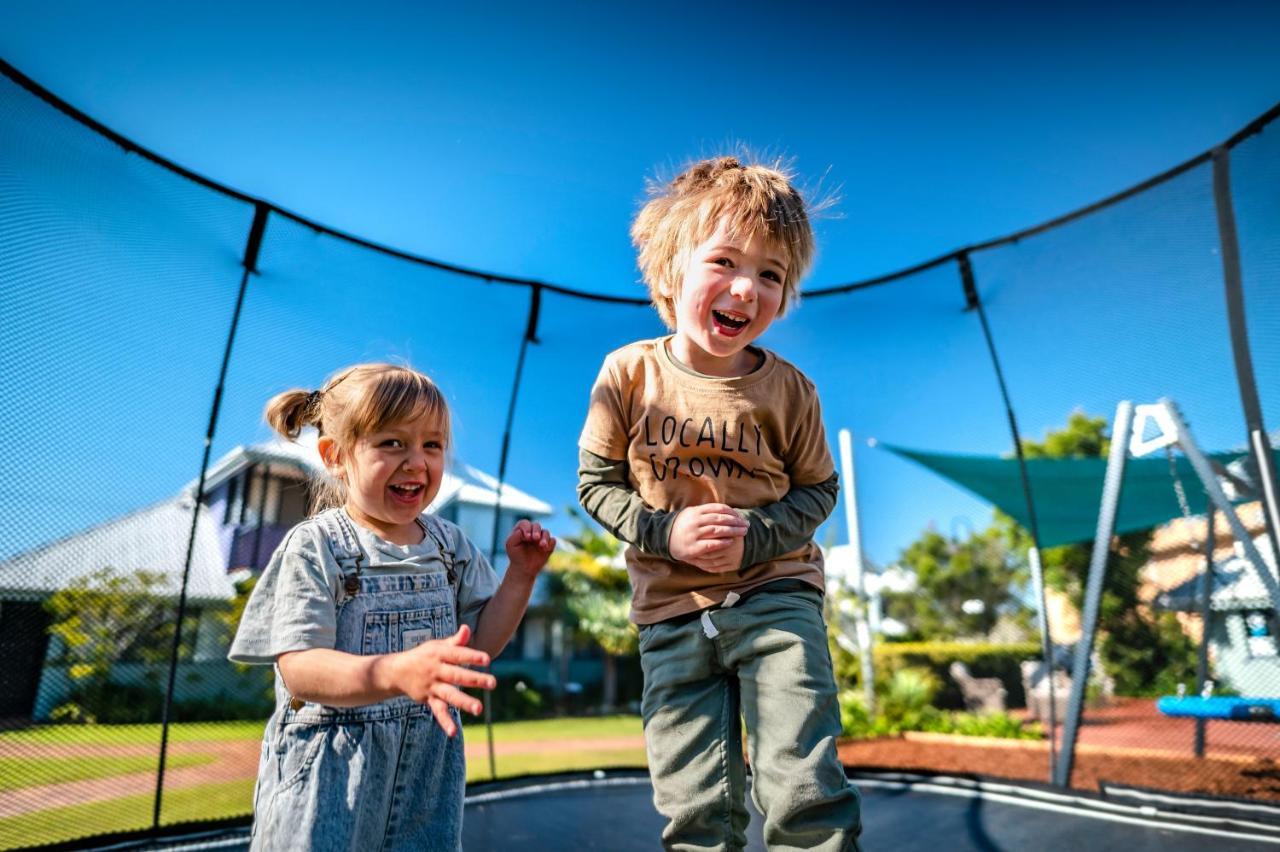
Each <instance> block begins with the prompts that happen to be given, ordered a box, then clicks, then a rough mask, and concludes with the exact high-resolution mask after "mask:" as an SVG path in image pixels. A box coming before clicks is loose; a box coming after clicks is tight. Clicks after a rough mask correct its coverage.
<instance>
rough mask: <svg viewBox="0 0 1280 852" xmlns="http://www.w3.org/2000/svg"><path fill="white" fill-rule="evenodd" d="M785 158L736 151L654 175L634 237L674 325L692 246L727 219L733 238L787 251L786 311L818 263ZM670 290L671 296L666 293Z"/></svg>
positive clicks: (658, 302)
mask: <svg viewBox="0 0 1280 852" xmlns="http://www.w3.org/2000/svg"><path fill="white" fill-rule="evenodd" d="M793 177H794V176H793V174H792V173H791V172H790V170H789V169H787V168H786V166H785V165H784V164H783V163H782V162H781V161H774V162H772V163H770V164H768V165H764V164H760V163H751V164H746V165H744V164H743V162H742V161H741V160H739V159H738V158H737V157H734V156H726V157H713V158H711V159H707V160H700V161H699V162H696V163H694V164H693V165H692V166H689V167H688V168H687V169H685V170H684V171H683V172H681V173H680V174H679V175H677V176H676V177H675V178H673V179H672V180H671V181H670V182H669V183H666V184H660V183H654V184H652V185H651V186H650V188H649V194H650V195H651V196H652V197H651V198H650V200H649V202H648V203H647V204H645V205H644V207H642V208H641V209H640V212H639V213H638V214H636V218H635V221H634V222H632V223H631V242H632V243H633V244H634V245H635V247H636V251H637V253H638V257H637V261H638V263H639V266H640V273H641V275H643V276H644V281H645V284H647V285H648V287H649V298H650V299H651V300H652V301H653V306H654V308H656V309H657V311H658V315H659V316H660V317H662V321H663V322H665V323H666V324H667V326H668V327H669V328H671V329H674V328H675V327H676V317H675V299H676V298H677V297H679V295H680V285H681V283H682V281H683V278H684V275H683V270H684V266H685V264H686V262H687V259H688V255H689V252H691V251H692V250H693V248H694V247H695V246H697V245H699V244H700V243H702V242H705V241H706V240H708V239H710V237H711V235H712V234H714V233H715V230H716V228H717V227H718V226H719V225H720V222H721V221H722V220H725V223H726V225H727V230H728V232H729V234H730V235H732V236H733V237H735V238H740V239H749V240H763V241H764V242H765V244H766V245H767V246H770V247H771V248H774V249H777V250H781V251H782V252H783V254H784V255H785V256H786V260H787V273H786V280H785V281H783V287H782V304H781V305H780V306H779V309H778V314H779V316H781V315H782V314H783V313H785V312H786V310H787V307H788V306H789V305H790V304H792V303H794V302H795V300H796V299H797V298H798V286H799V282H800V279H801V278H803V277H804V274H805V273H806V272H807V271H808V270H809V266H810V264H812V263H813V255H814V240H813V228H812V227H811V226H810V224H809V214H808V212H807V211H806V209H805V201H804V198H803V197H802V196H801V194H800V192H799V190H797V189H796V188H795V187H794V186H793V185H792V183H791V181H792V178H793ZM664 289H665V290H667V292H668V293H670V294H671V295H670V296H667V295H663V292H662V291H663V290H664Z"/></svg>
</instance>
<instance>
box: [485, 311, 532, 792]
mask: <svg viewBox="0 0 1280 852" xmlns="http://www.w3.org/2000/svg"><path fill="white" fill-rule="evenodd" d="M541 306H542V289H541V288H540V287H534V288H532V289H531V290H530V291H529V320H528V322H527V323H526V324H525V330H524V337H523V338H521V340H520V354H519V355H518V356H517V357H516V375H515V378H514V379H512V381H511V397H510V399H509V400H508V401H507V422H506V427H505V428H504V429H503V432H502V451H501V453H500V454H499V456H498V488H497V491H496V492H495V494H494V498H493V537H492V538H491V539H490V540H489V562H490V563H492V564H493V565H495V566H496V565H497V564H498V538H499V535H500V533H501V529H502V487H503V486H504V485H506V482H507V456H508V454H509V452H510V450H511V426H512V424H513V423H514V422H515V417H516V400H517V399H519V397H520V378H521V376H522V375H523V374H524V356H525V353H526V352H527V351H528V350H529V343H530V342H534V343H536V342H537V340H538V334H537V333H538V312H539V309H540V308H541ZM492 703H493V702H492V701H486V702H485V703H484V730H485V735H486V737H487V739H488V741H489V777H490V778H492V779H493V780H495V781H496V780H497V779H498V761H497V758H496V757H495V756H494V751H493V710H492V708H491V707H490V705H491V704H492Z"/></svg>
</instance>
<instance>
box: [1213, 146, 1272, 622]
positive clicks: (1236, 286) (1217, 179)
mask: <svg viewBox="0 0 1280 852" xmlns="http://www.w3.org/2000/svg"><path fill="white" fill-rule="evenodd" d="M1213 201H1214V207H1215V208H1216V210H1217V212H1218V243H1219V246H1220V248H1221V252H1220V253H1221V255H1222V280H1223V283H1224V284H1225V286H1226V296H1227V324H1228V327H1229V328H1230V330H1231V353H1232V355H1233V356H1234V358H1235V367H1236V382H1237V384H1239V386H1240V406H1241V408H1242V409H1243V410H1244V420H1245V428H1246V429H1247V430H1248V432H1249V452H1250V454H1251V455H1252V457H1253V464H1254V469H1255V470H1257V472H1258V475H1257V488H1258V493H1259V495H1260V497H1261V498H1262V516H1263V518H1264V519H1265V520H1266V529H1267V540H1268V541H1269V542H1270V543H1271V559H1272V562H1273V563H1274V564H1280V506H1278V505H1277V502H1278V501H1280V498H1277V493H1278V492H1280V488H1278V487H1277V480H1276V469H1275V463H1274V459H1275V457H1274V456H1273V455H1272V452H1271V439H1270V438H1269V437H1268V436H1267V428H1266V425H1265V424H1264V423H1263V420H1262V402H1261V400H1259V398H1258V382H1257V380H1256V379H1255V377H1254V373H1253V356H1252V353H1251V352H1250V349H1249V327H1248V324H1247V321H1246V316H1245V304H1244V284H1243V275H1242V273H1241V270H1240V245H1239V242H1238V241H1237V239H1236V214H1235V209H1234V207H1233V205H1232V202H1231V153H1230V151H1228V150H1227V148H1226V147H1221V148H1217V149H1215V150H1214V152H1213ZM1267 568H1268V566H1266V565H1259V566H1258V570H1259V571H1266V570H1267ZM1272 623H1273V624H1275V623H1280V611H1277V612H1275V613H1274V614H1273V618H1272Z"/></svg>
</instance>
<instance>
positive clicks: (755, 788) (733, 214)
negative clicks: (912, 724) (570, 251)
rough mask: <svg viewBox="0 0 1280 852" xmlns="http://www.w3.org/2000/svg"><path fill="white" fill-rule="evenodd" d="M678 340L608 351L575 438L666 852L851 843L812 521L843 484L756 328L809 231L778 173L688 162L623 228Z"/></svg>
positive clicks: (780, 298)
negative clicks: (621, 551)
mask: <svg viewBox="0 0 1280 852" xmlns="http://www.w3.org/2000/svg"><path fill="white" fill-rule="evenodd" d="M631 236H632V240H633V241H634V243H635V245H636V248H637V250H638V251H639V265H640V269H641V271H642V273H643V274H644V278H645V282H646V283H647V284H648V286H649V292H650V295H651V297H652V299H653V304H654V306H655V307H656V308H657V310H658V313H659V315H661V317H662V319H663V321H664V322H665V323H666V324H667V326H668V327H670V328H671V329H673V330H674V332H675V333H674V334H672V335H670V336H668V337H664V338H660V339H658V340H642V341H638V342H636V343H632V344H630V345H628V346H624V347H622V348H621V349H618V350H617V351H615V352H613V353H611V354H610V355H609V356H608V357H607V358H606V359H605V363H604V366H603V367H602V368H601V370H600V376H599V378H598V379H597V380H596V384H595V387H594V388H593V389H592V392H591V405H590V410H589V411H588V414H587V420H586V424H585V425H584V427H583V430H582V436H581V438H580V439H579V449H580V453H579V460H580V465H579V472H578V476H579V480H578V497H579V499H580V500H581V502H582V505H583V507H584V508H585V509H586V510H587V512H588V513H590V514H591V516H592V517H594V518H595V519H596V520H597V521H599V522H600V523H601V524H602V525H603V526H604V527H605V528H606V529H608V530H610V531H611V532H613V533H614V534H615V535H617V536H618V537H619V538H620V539H622V540H623V541H626V542H628V543H629V544H630V547H629V548H628V549H627V570H628V574H629V576H630V579H631V585H632V589H633V592H634V596H633V599H632V606H631V618H632V620H633V621H634V622H635V623H636V624H637V625H639V628H640V662H641V667H642V669H643V671H644V681H645V683H644V697H643V702H642V703H643V714H644V731H645V743H646V747H647V751H648V755H649V769H650V772H651V774H652V776H653V786H654V803H655V805H656V806H657V809H658V811H659V812H660V813H662V814H663V815H664V816H665V817H666V818H667V820H668V822H667V826H666V828H665V829H664V831H663V833H662V839H663V844H664V846H666V848H668V849H742V848H743V847H744V846H745V844H746V834H745V829H746V825H747V821H748V815H747V810H746V806H745V803H744V793H745V787H746V780H745V766H744V762H743V757H742V723H741V720H740V717H742V718H745V720H746V729H747V749H748V752H749V756H750V763H751V769H752V776H753V783H752V796H753V797H754V800H755V803H756V805H757V806H758V807H759V808H760V811H761V813H763V814H764V817H765V825H764V838H765V842H766V843H767V844H768V846H769V848H770V849H829V850H835V849H856V848H857V840H856V838H857V836H858V832H859V830H860V817H859V796H858V793H857V791H856V790H855V789H854V788H853V787H852V786H851V785H850V784H849V783H848V781H847V780H846V779H845V776H844V771H843V769H842V767H841V765H840V762H839V760H838V758H837V756H836V748H835V738H836V736H837V735H838V734H839V733H840V714H839V709H838V707H837V704H836V687H835V681H834V677H833V675H832V671H831V657H830V654H829V652H828V650H827V636H826V628H825V626H824V624H823V620H822V594H823V573H822V554H821V552H820V551H819V550H818V548H817V546H816V545H814V543H813V538H812V536H813V532H814V530H815V529H816V528H817V526H818V524H820V523H821V522H822V521H823V520H825V519H826V517H827V515H829V514H830V513H831V510H832V509H833V508H834V507H835V502H836V496H837V492H838V484H837V480H836V475H835V471H834V465H833V464H832V460H831V453H830V450H829V449H828V447H827V442H826V436H825V433H824V431H823V426H822V416H821V412H820V411H819V407H818V397H817V394H816V392H815V390H814V387H813V384H812V383H811V382H810V381H809V380H808V379H807V378H805V376H804V375H803V374H802V373H801V372H800V371H799V370H797V369H796V368H795V367H793V366H792V365H791V364H789V363H787V362H786V361H783V360H782V359H781V358H778V357H777V356H776V355H774V354H773V353H771V352H769V351H767V350H764V349H760V348H757V347H755V346H753V345H751V344H752V342H753V341H754V340H756V338H758V337H759V336H760V335H761V334H763V333H764V331H765V330H766V329H767V328H768V327H769V324H770V323H771V322H773V320H774V318H775V317H776V316H778V315H779V314H780V313H781V312H782V311H783V310H785V308H786V306H787V303H788V302H789V301H790V300H792V299H794V298H795V293H796V286H797V282H798V281H799V279H800V278H801V276H802V275H803V274H804V272H805V271H806V269H807V268H808V266H809V264H810V261H811V260H812V257H813V249H814V245H813V232H812V230H811V228H810V226H809V221H808V216H807V214H806V212H805V206H804V202H803V200H802V198H801V197H800V194H799V193H798V192H797V191H796V190H795V189H794V188H793V187H792V186H791V183H790V181H789V180H788V177H787V175H785V174H783V173H782V172H780V171H778V170H776V169H773V168H769V167H765V166H761V165H743V164H742V163H741V162H739V160H737V159H736V158H733V157H720V158H717V159H712V160H704V161H702V162H699V163H697V164H695V165H694V166H692V167H691V168H689V169H688V170H686V171H685V172H684V173H683V174H681V175H680V176H678V177H677V178H675V180H673V181H672V182H671V183H670V184H668V185H667V186H665V187H662V188H661V189H659V190H658V191H657V192H656V193H655V195H654V197H653V198H652V199H651V200H650V201H649V203H648V204H646V205H645V207H644V208H643V209H642V210H641V211H640V213H639V215H638V216H637V217H636V220H635V223H634V224H633V225H632V229H631Z"/></svg>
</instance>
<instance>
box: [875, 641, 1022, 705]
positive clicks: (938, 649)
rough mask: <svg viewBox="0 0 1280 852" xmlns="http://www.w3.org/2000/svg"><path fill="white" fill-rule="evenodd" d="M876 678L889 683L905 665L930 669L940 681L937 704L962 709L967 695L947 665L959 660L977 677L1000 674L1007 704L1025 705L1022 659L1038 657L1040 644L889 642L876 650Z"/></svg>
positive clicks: (998, 676) (883, 682)
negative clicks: (962, 692)
mask: <svg viewBox="0 0 1280 852" xmlns="http://www.w3.org/2000/svg"><path fill="white" fill-rule="evenodd" d="M872 653H873V656H874V660H875V668H876V679H877V680H878V681H880V682H881V683H882V684H887V683H889V682H890V681H891V680H892V678H893V675H894V674H895V673H896V672H898V671H900V670H902V669H904V668H915V669H923V670H925V671H928V672H929V673H930V674H931V675H932V676H933V678H934V680H935V681H936V682H937V683H938V684H940V688H939V689H938V692H937V695H936V700H935V705H936V706H937V707H939V708H940V709H946V710H963V709H964V696H963V695H962V694H961V692H960V687H959V685H957V684H956V682H955V681H954V680H952V679H951V675H950V673H949V672H948V671H947V669H948V668H949V667H950V666H951V664H952V663H953V662H956V661H959V662H961V663H964V664H965V666H967V667H968V669H969V672H970V674H972V675H973V676H974V677H997V678H1000V682H1001V683H1002V684H1003V685H1004V688H1005V690H1006V693H1007V695H1006V699H1005V700H1006V706H1008V707H1025V706H1026V697H1025V696H1024V694H1023V690H1022V671H1021V669H1020V668H1019V666H1020V664H1021V663H1022V661H1023V660H1028V659H1038V658H1039V657H1040V646H1039V645H1037V644H1035V643H1034V642H1025V643H1018V644H1011V645H997V644H992V643H986V642H888V643H882V644H879V645H876V646H875V648H874V650H873V652H872Z"/></svg>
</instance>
